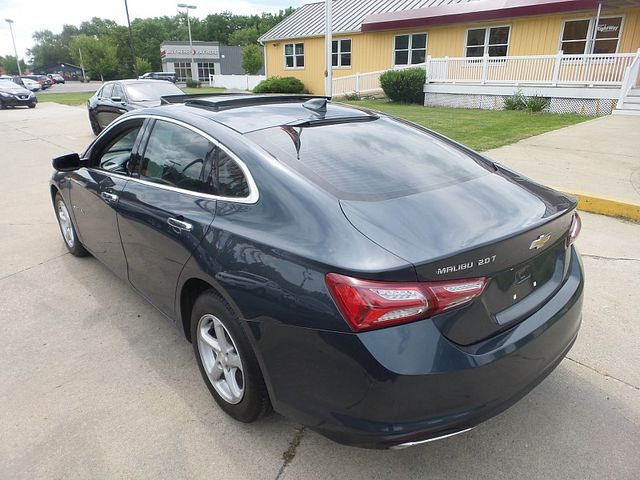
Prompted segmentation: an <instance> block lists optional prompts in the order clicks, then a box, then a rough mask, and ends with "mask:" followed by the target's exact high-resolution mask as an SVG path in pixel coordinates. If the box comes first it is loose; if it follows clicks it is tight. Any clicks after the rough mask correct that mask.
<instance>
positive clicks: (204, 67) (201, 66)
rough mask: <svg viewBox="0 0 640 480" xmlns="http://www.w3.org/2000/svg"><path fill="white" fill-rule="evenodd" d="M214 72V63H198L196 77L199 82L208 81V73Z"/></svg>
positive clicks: (212, 73)
mask: <svg viewBox="0 0 640 480" xmlns="http://www.w3.org/2000/svg"><path fill="white" fill-rule="evenodd" d="M215 73H216V68H215V65H214V64H213V63H211V62H203V63H198V78H199V79H200V81H201V82H208V81H209V75H214V74H215Z"/></svg>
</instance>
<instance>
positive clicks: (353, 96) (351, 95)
mask: <svg viewBox="0 0 640 480" xmlns="http://www.w3.org/2000/svg"><path fill="white" fill-rule="evenodd" d="M343 98H344V99H345V100H347V101H349V102H352V101H356V100H362V97H361V96H360V94H359V93H358V92H351V93H345V94H344V96H343Z"/></svg>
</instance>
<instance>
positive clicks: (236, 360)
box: [227, 353, 242, 371]
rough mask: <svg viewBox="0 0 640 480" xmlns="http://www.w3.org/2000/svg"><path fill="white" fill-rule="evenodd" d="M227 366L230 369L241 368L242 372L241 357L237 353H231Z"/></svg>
mask: <svg viewBox="0 0 640 480" xmlns="http://www.w3.org/2000/svg"><path fill="white" fill-rule="evenodd" d="M227 366H228V367H229V368H239V369H240V370H241V371H242V363H241V362H240V357H239V356H238V355H236V354H235V353H230V354H229V355H228V356H227Z"/></svg>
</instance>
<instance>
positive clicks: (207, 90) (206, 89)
mask: <svg viewBox="0 0 640 480" xmlns="http://www.w3.org/2000/svg"><path fill="white" fill-rule="evenodd" d="M224 90H225V89H224V88H219V87H200V88H183V89H182V91H183V92H184V93H222V92H224Z"/></svg>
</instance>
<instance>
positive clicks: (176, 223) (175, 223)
mask: <svg viewBox="0 0 640 480" xmlns="http://www.w3.org/2000/svg"><path fill="white" fill-rule="evenodd" d="M167 223H168V224H169V225H171V226H172V227H173V228H176V229H178V230H184V231H185V232H190V231H191V230H193V225H191V224H190V223H187V222H183V221H182V220H178V219H177V218H172V217H169V218H168V219H167Z"/></svg>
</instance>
